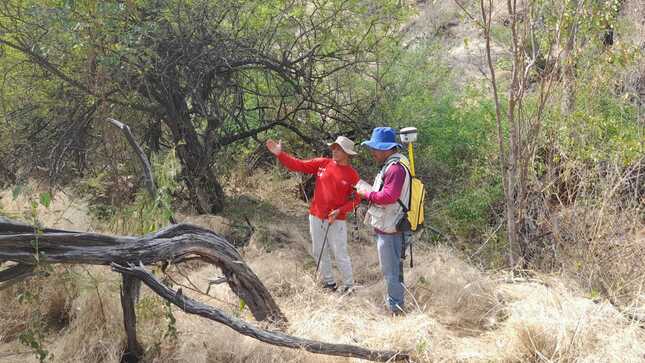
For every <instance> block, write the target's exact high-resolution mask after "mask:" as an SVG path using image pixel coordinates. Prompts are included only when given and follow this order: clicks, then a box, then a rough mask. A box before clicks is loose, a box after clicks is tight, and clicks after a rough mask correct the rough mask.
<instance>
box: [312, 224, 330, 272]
mask: <svg viewBox="0 0 645 363" xmlns="http://www.w3.org/2000/svg"><path fill="white" fill-rule="evenodd" d="M323 223H325V222H323ZM329 226H331V224H329V221H327V229H326V230H325V237H324V238H323V243H322V247H321V248H320V253H319V254H318V261H317V262H316V273H315V275H318V269H319V268H320V261H321V260H322V255H323V252H324V251H325V244H326V243H327V234H328V233H329Z"/></svg>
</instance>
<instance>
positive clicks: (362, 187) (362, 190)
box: [354, 179, 372, 195]
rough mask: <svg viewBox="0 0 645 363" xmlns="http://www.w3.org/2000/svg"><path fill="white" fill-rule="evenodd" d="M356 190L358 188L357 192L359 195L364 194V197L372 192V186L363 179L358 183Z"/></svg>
mask: <svg viewBox="0 0 645 363" xmlns="http://www.w3.org/2000/svg"><path fill="white" fill-rule="evenodd" d="M354 188H356V191H358V193H359V194H363V195H365V194H367V193H369V192H371V191H372V186H371V185H370V183H368V182H366V181H365V180H363V179H361V180H359V181H358V183H356V185H355V186H354Z"/></svg>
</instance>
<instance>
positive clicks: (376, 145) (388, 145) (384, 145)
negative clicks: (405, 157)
mask: <svg viewBox="0 0 645 363" xmlns="http://www.w3.org/2000/svg"><path fill="white" fill-rule="evenodd" d="M361 145H364V146H367V147H369V148H370V149H374V150H380V151H386V150H390V149H392V148H395V147H397V146H398V147H402V146H401V144H398V143H396V142H379V141H372V140H367V141H363V142H361Z"/></svg>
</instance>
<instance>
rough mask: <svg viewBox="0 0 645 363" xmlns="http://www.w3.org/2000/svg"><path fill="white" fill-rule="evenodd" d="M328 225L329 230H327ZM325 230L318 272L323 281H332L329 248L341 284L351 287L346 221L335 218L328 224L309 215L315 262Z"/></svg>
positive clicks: (352, 282) (350, 262) (352, 279)
mask: <svg viewBox="0 0 645 363" xmlns="http://www.w3.org/2000/svg"><path fill="white" fill-rule="evenodd" d="M328 227H329V231H327V228H328ZM325 232H327V242H326V243H325V250H324V252H323V254H322V258H321V261H320V274H321V275H322V279H323V282H325V283H334V274H333V273H332V267H331V256H330V253H329V251H330V250H331V251H332V253H333V254H334V259H335V260H336V266H337V267H338V269H339V270H340V274H341V278H342V280H343V285H344V286H347V287H351V286H352V285H353V284H354V278H353V277H352V261H351V260H350V258H349V253H347V222H345V221H338V220H337V221H334V223H332V224H329V223H328V222H327V221H326V220H325V221H323V220H321V219H320V218H318V217H315V216H313V215H311V214H310V215H309V234H310V235H311V242H312V245H313V251H312V252H313V257H314V260H316V263H318V256H320V249H321V247H322V245H323V241H324V238H325Z"/></svg>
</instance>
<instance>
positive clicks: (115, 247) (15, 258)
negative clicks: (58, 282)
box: [0, 217, 409, 361]
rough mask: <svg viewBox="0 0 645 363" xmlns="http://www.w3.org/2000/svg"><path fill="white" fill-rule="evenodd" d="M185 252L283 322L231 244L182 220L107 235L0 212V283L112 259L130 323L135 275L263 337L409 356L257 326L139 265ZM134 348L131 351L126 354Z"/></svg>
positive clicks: (385, 356)
mask: <svg viewBox="0 0 645 363" xmlns="http://www.w3.org/2000/svg"><path fill="white" fill-rule="evenodd" d="M36 250H37V251H38V253H37V254H36ZM36 255H37V256H39V258H38V260H36V258H35V256H36ZM191 257H196V258H199V259H202V260H204V261H206V262H209V263H211V264H214V265H216V266H217V267H219V268H220V269H221V270H222V272H223V273H224V276H225V277H226V282H227V283H228V285H229V287H230V288H231V290H233V292H235V293H236V294H237V295H238V296H239V297H240V298H241V299H243V300H244V302H245V303H246V306H248V307H249V309H250V310H251V313H252V314H253V316H254V318H255V319H256V320H268V321H271V322H274V323H277V324H279V325H284V324H286V321H287V319H286V317H285V316H284V314H283V313H282V311H280V308H279V307H278V305H277V304H276V303H275V301H274V300H273V297H272V296H271V294H270V293H269V291H268V290H267V289H266V288H265V287H264V285H263V284H262V282H261V281H260V279H259V278H258V277H257V276H256V275H255V273H253V271H252V270H251V269H250V268H249V267H248V266H247V265H246V263H244V261H243V260H242V257H241V256H240V254H239V253H238V252H237V250H236V249H235V248H234V247H233V246H232V245H231V244H230V243H228V242H227V241H226V240H225V239H224V238H222V237H221V236H219V235H218V234H216V233H214V232H212V231H209V230H206V229H203V228H200V227H197V226H192V225H188V224H178V225H172V226H169V227H167V228H165V229H162V230H160V231H158V232H156V233H151V234H148V235H145V236H142V237H127V236H108V235H102V234H97V233H81V232H74V231H63V230H55V229H43V230H36V229H35V228H34V227H32V226H29V225H25V224H22V223H18V222H14V221H11V220H7V219H4V218H2V217H0V263H3V262H13V263H15V264H13V265H10V267H8V268H6V269H4V270H0V289H1V288H3V287H5V286H7V285H8V284H11V283H13V282H15V281H17V280H18V279H21V278H25V277H28V276H30V274H31V273H32V272H33V270H34V268H35V266H36V264H55V263H65V264H90V265H112V268H113V269H114V270H115V271H117V272H120V273H122V274H123V276H124V283H123V290H122V295H123V299H122V304H123V310H124V319H132V321H133V322H134V320H135V319H136V317H135V316H134V309H133V306H134V298H133V296H134V291H133V290H134V289H133V288H132V287H133V286H135V284H133V282H134V281H139V280H141V281H143V282H144V283H145V284H146V285H148V286H149V287H150V288H151V289H152V290H153V291H155V292H156V293H157V294H159V295H160V296H161V297H162V298H164V299H166V300H168V301H170V302H171V303H173V304H175V305H177V306H178V307H179V308H181V309H182V310H184V311H186V312H188V313H191V314H198V315H200V316H203V317H206V318H208V319H211V320H214V321H217V322H220V323H223V324H226V325H227V326H229V327H231V328H232V329H234V330H236V331H238V332H240V333H242V334H245V335H248V336H251V337H254V338H256V339H258V340H261V341H263V342H267V343H270V344H274V345H279V346H284V347H290V348H297V349H304V350H307V351H310V352H313V353H320V354H328V355H336V356H345V357H357V358H362V359H371V360H378V361H389V360H407V359H408V358H409V356H408V354H406V353H401V352H394V351H372V350H368V349H364V348H361V347H357V346H351V345H345V344H329V343H323V342H318V341H313V340H307V339H302V338H297V337H293V336H289V335H286V334H282V333H278V332H272V331H268V330H262V329H258V328H256V327H254V326H252V325H250V324H248V323H246V322H244V321H242V320H239V319H236V318H233V317H230V316H227V315H226V314H224V313H223V312H221V311H219V310H217V309H215V308H213V307H211V306H208V305H205V304H202V303H199V302H197V301H195V300H192V299H189V298H187V297H184V296H183V295H182V294H181V293H178V292H175V291H173V290H171V289H169V288H168V287H166V286H165V285H163V284H162V283H160V282H159V281H158V280H156V279H155V278H154V276H152V275H151V274H149V273H148V272H147V271H146V270H145V269H144V268H143V267H142V266H143V265H150V264H155V263H181V261H183V260H185V259H187V258H191ZM124 266H126V267H124ZM132 266H138V267H136V268H134V267H132ZM135 279H136V280H135ZM128 304H131V305H128ZM130 314H131V316H130ZM125 326H126V327H128V326H129V327H134V326H135V324H134V323H132V324H128V323H127V322H125ZM134 333H136V332H134ZM134 333H133V334H128V338H129V339H131V337H135V339H136V336H135V335H134ZM128 344H129V346H130V347H137V346H138V343H136V342H135V341H133V342H128ZM130 344H132V345H130ZM139 349H140V347H139ZM136 351H137V350H136V349H133V350H132V351H131V352H136ZM131 352H130V353H131Z"/></svg>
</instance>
